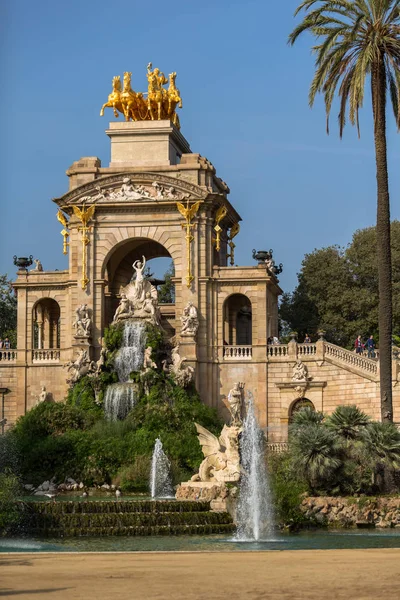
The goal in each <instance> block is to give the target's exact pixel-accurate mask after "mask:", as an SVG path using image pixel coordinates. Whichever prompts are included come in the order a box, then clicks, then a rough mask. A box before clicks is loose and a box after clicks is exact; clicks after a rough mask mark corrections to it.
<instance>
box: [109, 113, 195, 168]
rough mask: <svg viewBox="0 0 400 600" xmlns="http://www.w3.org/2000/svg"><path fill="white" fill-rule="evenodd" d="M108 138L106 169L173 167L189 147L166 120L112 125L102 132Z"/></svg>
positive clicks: (187, 151) (173, 126)
mask: <svg viewBox="0 0 400 600" xmlns="http://www.w3.org/2000/svg"><path fill="white" fill-rule="evenodd" d="M106 133H107V135H108V136H109V137H110V138H111V162H110V167H111V168H112V167H118V168H119V167H121V168H122V167H153V166H170V165H177V164H179V162H180V159H181V156H182V154H190V153H191V150H190V146H189V144H188V142H187V141H186V140H185V138H184V137H183V135H182V134H181V133H180V131H179V130H178V129H177V128H176V127H175V125H173V124H172V123H171V122H170V121H136V122H131V121H129V122H122V121H120V122H113V123H110V129H107V131H106Z"/></svg>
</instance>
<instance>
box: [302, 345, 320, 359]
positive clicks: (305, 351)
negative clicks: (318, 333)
mask: <svg viewBox="0 0 400 600" xmlns="http://www.w3.org/2000/svg"><path fill="white" fill-rule="evenodd" d="M316 354H317V344H297V356H298V358H304V357H306V356H315V355H316Z"/></svg>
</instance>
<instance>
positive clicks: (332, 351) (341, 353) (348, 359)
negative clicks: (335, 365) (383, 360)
mask: <svg viewBox="0 0 400 600" xmlns="http://www.w3.org/2000/svg"><path fill="white" fill-rule="evenodd" d="M324 356H326V357H329V358H332V359H334V360H336V361H337V362H339V363H342V364H345V365H348V366H350V367H355V368H357V369H360V370H361V371H365V372H367V373H370V374H372V375H377V373H378V362H377V361H376V360H374V359H373V358H367V357H365V356H363V355H361V354H356V353H355V352H352V351H351V350H346V349H345V348H341V347H340V346H336V345H335V344H330V343H329V342H324Z"/></svg>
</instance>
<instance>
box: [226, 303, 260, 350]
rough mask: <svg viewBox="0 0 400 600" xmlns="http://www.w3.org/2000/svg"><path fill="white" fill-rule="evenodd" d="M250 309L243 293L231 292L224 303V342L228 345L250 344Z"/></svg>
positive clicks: (251, 336) (251, 337)
mask: <svg viewBox="0 0 400 600" xmlns="http://www.w3.org/2000/svg"><path fill="white" fill-rule="evenodd" d="M252 341H253V334H252V309H251V302H250V300H249V299H248V298H247V296H245V295H244V294H232V296H229V298H227V299H226V300H225V304H224V344H228V345H229V346H251V344H252Z"/></svg>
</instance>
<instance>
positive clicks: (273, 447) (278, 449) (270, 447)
mask: <svg viewBox="0 0 400 600" xmlns="http://www.w3.org/2000/svg"><path fill="white" fill-rule="evenodd" d="M288 448H289V444H288V443H287V442H267V452H274V453H275V454H282V452H286V451H287V449H288Z"/></svg>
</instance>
